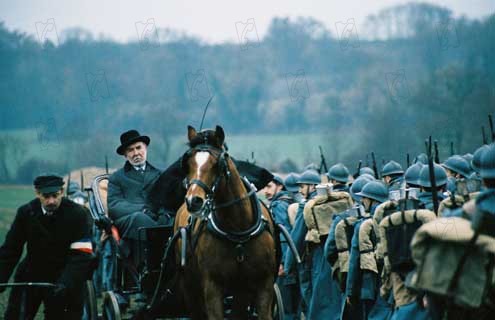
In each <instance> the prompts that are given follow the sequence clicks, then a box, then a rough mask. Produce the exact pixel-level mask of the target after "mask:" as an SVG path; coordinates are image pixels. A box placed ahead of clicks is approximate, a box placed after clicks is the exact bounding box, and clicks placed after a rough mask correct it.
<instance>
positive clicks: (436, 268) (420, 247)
mask: <svg viewBox="0 0 495 320" xmlns="http://www.w3.org/2000/svg"><path fill="white" fill-rule="evenodd" d="M473 235H474V231H473V230H472V229H471V222H470V221H469V220H466V219H462V218H457V217H452V218H438V219H435V220H433V221H431V222H428V223H426V224H424V225H423V226H422V227H421V228H419V229H418V231H417V232H416V234H415V236H414V238H413V240H412V243H411V248H412V258H413V260H414V263H415V264H416V269H415V271H414V273H413V274H412V277H411V278H410V279H409V280H410V281H409V286H411V287H413V288H415V289H420V290H424V291H428V292H433V293H436V294H438V295H442V296H446V297H449V298H450V299H451V301H452V302H453V303H455V304H457V305H462V306H467V307H472V308H478V307H479V306H480V305H481V304H482V303H483V299H484V298H485V295H486V292H487V289H488V287H490V286H492V284H493V283H492V281H493V271H494V269H493V255H494V254H495V239H494V238H492V237H489V236H486V235H480V236H479V237H478V239H477V240H476V243H475V245H474V247H471V248H469V249H468V250H469V251H468V253H469V255H468V256H467V259H466V260H465V263H464V265H463V266H462V269H461V273H460V275H459V278H457V283H458V285H457V289H456V290H455V291H454V292H449V289H450V285H451V282H452V279H453V277H454V273H455V271H456V269H457V266H458V265H459V264H460V262H461V258H462V256H463V255H464V252H465V250H466V248H467V246H468V243H469V242H470V240H471V239H472V237H473Z"/></svg>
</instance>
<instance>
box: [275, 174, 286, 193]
mask: <svg viewBox="0 0 495 320" xmlns="http://www.w3.org/2000/svg"><path fill="white" fill-rule="evenodd" d="M272 181H273V182H275V183H276V184H278V185H281V186H282V187H283V189H284V190H285V184H284V180H283V179H282V178H281V177H280V176H277V175H273V179H272Z"/></svg>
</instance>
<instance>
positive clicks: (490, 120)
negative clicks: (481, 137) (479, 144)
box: [488, 114, 495, 142]
mask: <svg viewBox="0 0 495 320" xmlns="http://www.w3.org/2000/svg"><path fill="white" fill-rule="evenodd" d="M488 122H489V123H490V132H491V134H492V142H495V131H494V130H493V118H492V115H491V114H489V115H488Z"/></svg>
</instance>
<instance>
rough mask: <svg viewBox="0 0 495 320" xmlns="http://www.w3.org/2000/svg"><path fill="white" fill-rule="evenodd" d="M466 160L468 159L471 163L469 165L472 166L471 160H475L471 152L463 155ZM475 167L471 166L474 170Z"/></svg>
mask: <svg viewBox="0 0 495 320" xmlns="http://www.w3.org/2000/svg"><path fill="white" fill-rule="evenodd" d="M462 157H463V158H464V160H466V161H467V162H468V163H469V167H471V161H473V155H472V154H471V153H469V152H468V153H466V154H465V155H463V156H462ZM472 168H473V167H471V170H472Z"/></svg>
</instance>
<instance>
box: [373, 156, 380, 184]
mask: <svg viewBox="0 0 495 320" xmlns="http://www.w3.org/2000/svg"><path fill="white" fill-rule="evenodd" d="M371 159H372V160H373V171H375V179H380V176H379V175H378V169H377V168H376V158H375V153H374V152H373V151H371Z"/></svg>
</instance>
